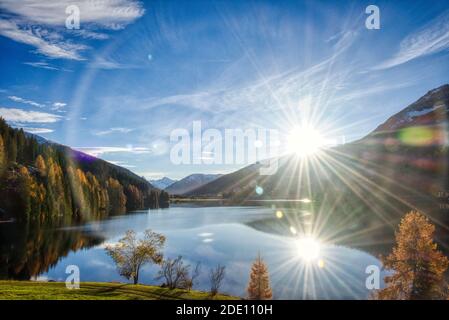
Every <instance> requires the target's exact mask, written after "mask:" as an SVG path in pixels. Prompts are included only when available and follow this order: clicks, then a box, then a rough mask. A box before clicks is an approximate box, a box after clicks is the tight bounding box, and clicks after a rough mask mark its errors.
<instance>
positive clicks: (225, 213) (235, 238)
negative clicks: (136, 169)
mask: <svg viewBox="0 0 449 320" xmlns="http://www.w3.org/2000/svg"><path fill="white" fill-rule="evenodd" d="M275 213H276V211H275V210H273V209H272V208H267V207H195V206H172V207H170V208H169V209H161V210H151V211H141V212H136V213H133V214H128V215H124V216H116V217H112V218H109V219H107V220H102V221H98V222H91V223H87V224H84V225H81V226H75V227H62V228H61V227H59V228H55V229H51V230H49V229H48V228H42V230H40V231H35V230H30V229H26V230H22V229H21V230H20V231H17V230H15V231H14V230H11V231H10V232H11V234H13V233H17V232H20V233H21V234H22V233H25V234H26V235H27V236H26V239H22V238H20V239H19V238H17V239H16V238H13V239H12V238H11V237H13V236H11V237H8V235H7V233H6V231H5V230H6V229H5V226H2V228H3V229H2V230H3V232H2V233H3V234H2V237H3V239H0V240H2V241H6V242H9V243H6V244H5V243H3V244H2V251H3V256H4V257H5V256H6V257H8V254H9V258H7V259H8V263H9V264H10V265H9V266H8V270H6V271H5V270H3V271H2V272H3V274H4V273H5V272H7V273H9V276H10V277H11V276H13V277H15V278H22V279H23V278H26V277H28V276H31V277H32V278H34V279H38V280H46V279H47V280H57V281H64V280H65V278H66V277H67V275H66V274H65V270H66V267H67V266H68V265H77V266H78V267H79V268H80V277H81V281H121V282H128V281H127V280H126V279H124V278H123V277H121V276H120V275H119V274H118V273H117V270H116V268H115V265H114V263H113V261H112V259H111V258H110V257H109V256H108V255H107V254H106V253H105V250H104V247H105V245H106V244H112V243H115V242H117V241H118V240H119V239H120V238H121V237H123V235H124V234H125V232H126V231H127V230H130V229H132V230H134V231H136V232H137V233H142V232H143V231H144V230H145V229H148V228H151V229H152V230H153V231H156V232H159V233H163V234H164V235H165V236H166V237H167V241H166V245H165V248H164V255H165V257H176V256H178V255H182V256H183V258H184V259H185V260H186V262H187V263H190V264H192V265H194V264H195V263H196V262H198V261H200V262H201V264H202V274H201V276H200V277H199V283H198V285H197V286H196V287H195V288H196V289H201V290H208V289H209V278H208V274H209V269H210V268H211V267H214V266H216V265H217V264H221V265H225V266H226V277H225V280H224V284H223V286H222V288H221V291H223V292H225V293H228V294H232V295H238V296H242V297H243V296H245V290H246V286H247V283H248V278H249V271H250V267H251V263H252V261H253V260H254V259H255V258H256V256H257V254H258V252H260V254H261V256H262V258H263V259H264V261H265V262H266V263H267V265H268V268H269V271H270V278H271V285H272V288H273V296H274V298H278V299H365V298H367V297H368V295H369V293H370V291H369V290H367V289H366V287H365V282H366V278H367V277H368V275H367V274H366V273H365V269H366V267H367V266H369V265H377V266H380V263H379V261H378V260H377V259H376V258H375V257H373V256H372V255H370V254H368V253H365V252H363V251H360V250H357V249H352V248H348V247H343V246H338V245H335V244H332V243H321V244H320V248H319V252H317V255H314V256H313V257H312V258H311V259H304V257H303V256H301V254H300V253H299V252H298V250H299V248H298V242H297V240H295V234H294V233H295V232H296V231H295V230H290V231H291V232H285V234H283V233H284V231H279V232H269V230H270V229H269V228H268V229H266V230H264V229H263V228H257V227H255V226H257V225H258V223H259V222H264V223H263V224H262V225H265V226H266V225H267V224H268V225H270V223H271V222H270V221H277V220H282V219H281V218H279V217H276V214H275ZM273 223H274V222H273ZM275 229H276V228H273V230H275ZM267 230H268V231H267ZM280 230H284V229H280ZM0 231H1V230H0ZM296 236H297V235H296ZM5 238H6V240H5ZM10 238H11V239H10ZM11 243H13V244H14V246H12V245H11ZM21 246H23V247H24V248H21ZM27 246H28V247H29V248H27ZM33 246H34V247H35V249H34V251H36V252H32V253H30V252H29V250H30V248H32V247H33ZM12 247H13V249H11V248H12ZM5 250H6V253H5ZM8 250H9V251H8ZM27 250H28V251H27ZM8 252H9V253H8ZM3 259H6V258H3ZM3 262H4V261H3ZM157 270H158V267H157V266H145V267H144V269H143V270H142V271H141V275H140V279H139V282H140V283H145V284H160V283H161V281H159V280H155V276H156V273H157ZM12 274H13V275H12ZM381 278H383V275H382V276H381Z"/></svg>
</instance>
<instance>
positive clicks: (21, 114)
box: [0, 107, 62, 123]
mask: <svg viewBox="0 0 449 320" xmlns="http://www.w3.org/2000/svg"><path fill="white" fill-rule="evenodd" d="M0 117H2V118H4V119H5V120H6V121H11V122H17V123H24V122H25V123H27V122H30V123H54V122H58V121H60V120H62V117H61V116H59V115H56V114H51V113H46V112H38V111H26V110H22V109H15V108H2V107H0Z"/></svg>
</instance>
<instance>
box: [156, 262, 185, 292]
mask: <svg viewBox="0 0 449 320" xmlns="http://www.w3.org/2000/svg"><path fill="white" fill-rule="evenodd" d="M189 269H190V266H189V265H184V261H182V256H178V257H177V258H176V259H167V260H165V261H164V262H163V263H162V267H161V270H159V272H158V276H157V278H156V279H164V280H165V282H164V284H165V286H167V287H168V288H170V289H175V288H181V287H183V286H184V284H185V282H186V280H187V279H188V278H189Z"/></svg>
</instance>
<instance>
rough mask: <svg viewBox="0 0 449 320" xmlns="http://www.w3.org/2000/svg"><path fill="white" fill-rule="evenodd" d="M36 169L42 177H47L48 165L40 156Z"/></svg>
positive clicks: (37, 159) (37, 158)
mask: <svg viewBox="0 0 449 320" xmlns="http://www.w3.org/2000/svg"><path fill="white" fill-rule="evenodd" d="M35 165H36V168H37V170H38V171H39V174H40V175H41V176H42V177H45V176H46V175H47V165H46V164H45V160H44V158H43V157H42V156H41V155H38V156H37V157H36V163H35Z"/></svg>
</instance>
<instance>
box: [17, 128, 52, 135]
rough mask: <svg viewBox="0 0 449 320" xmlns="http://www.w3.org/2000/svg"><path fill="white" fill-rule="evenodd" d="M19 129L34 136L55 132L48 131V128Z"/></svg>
mask: <svg viewBox="0 0 449 320" xmlns="http://www.w3.org/2000/svg"><path fill="white" fill-rule="evenodd" d="M21 128H22V129H23V130H25V131H26V132H29V133H34V134H43V133H51V132H54V131H55V130H53V129H49V128H32V127H21Z"/></svg>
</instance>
